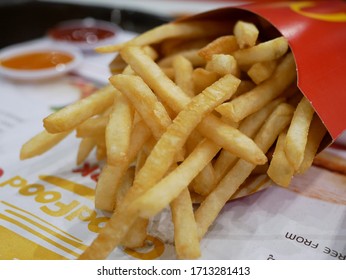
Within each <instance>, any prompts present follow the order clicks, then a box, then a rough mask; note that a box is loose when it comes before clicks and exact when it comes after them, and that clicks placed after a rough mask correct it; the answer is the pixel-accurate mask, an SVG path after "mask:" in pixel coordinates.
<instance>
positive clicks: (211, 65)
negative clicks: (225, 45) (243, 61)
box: [205, 54, 240, 77]
mask: <svg viewBox="0 0 346 280" xmlns="http://www.w3.org/2000/svg"><path fill="white" fill-rule="evenodd" d="M205 69H206V70H207V71H211V72H215V73H217V74H219V75H220V76H224V75H227V74H232V75H234V76H236V77H239V75H240V69H239V68H238V65H237V61H236V60H235V58H234V57H233V56H231V55H229V54H214V55H213V56H212V57H211V59H210V60H209V61H208V62H207V65H206V66H205Z"/></svg>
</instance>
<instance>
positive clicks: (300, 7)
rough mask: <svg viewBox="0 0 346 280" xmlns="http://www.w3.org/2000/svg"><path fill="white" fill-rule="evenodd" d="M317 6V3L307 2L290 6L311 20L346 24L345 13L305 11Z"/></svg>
mask: <svg viewBox="0 0 346 280" xmlns="http://www.w3.org/2000/svg"><path fill="white" fill-rule="evenodd" d="M315 5H316V2H311V1H307V2H299V3H293V4H290V7H291V9H292V10H293V11H295V12H296V13H298V14H300V15H303V16H305V17H309V18H313V19H317V20H323V21H329V22H346V13H345V12H339V13H331V14H327V13H325V14H324V13H323V14H321V13H316V12H307V11H304V9H305V8H309V7H314V6H315Z"/></svg>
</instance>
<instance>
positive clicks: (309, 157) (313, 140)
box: [298, 114, 346, 173]
mask: <svg viewBox="0 0 346 280" xmlns="http://www.w3.org/2000/svg"><path fill="white" fill-rule="evenodd" d="M326 133H327V129H326V127H325V126H324V125H323V123H322V122H321V120H320V118H319V117H318V116H317V115H316V114H315V115H314V117H313V119H312V122H311V125H310V128H309V133H308V140H307V143H306V148H305V153H304V159H303V162H302V163H301V165H300V167H299V169H298V173H304V172H306V171H307V170H308V168H309V167H310V166H311V165H312V163H313V161H314V158H315V156H316V154H317V152H318V149H319V147H320V144H321V142H322V139H323V137H324V136H325V135H326ZM316 157H317V158H319V156H318V155H317V156H316ZM345 170H346V168H345ZM345 173H346V171H345Z"/></svg>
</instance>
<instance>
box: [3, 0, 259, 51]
mask: <svg viewBox="0 0 346 280" xmlns="http://www.w3.org/2000/svg"><path fill="white" fill-rule="evenodd" d="M249 2H253V1H231V0H217V1H211V0H209V1H208V0H199V1H197V0H189V1H183V0H146V1H142V0H125V1H124V0H41V1H38V0H0V28H1V30H2V32H1V33H2V34H1V38H0V48H3V47H5V46H8V45H11V44H14V43H19V42H23V41H26V40H31V39H34V38H39V37H42V36H43V35H45V34H46V32H47V30H48V29H49V28H51V27H52V26H54V25H55V24H57V23H59V22H61V21H64V20H69V19H82V18H86V17H92V18H95V19H102V20H106V21H111V22H114V23H116V24H118V25H119V26H121V27H122V28H123V29H124V30H127V31H133V32H136V33H141V32H143V31H145V30H148V29H150V28H152V27H154V26H157V25H159V24H162V23H165V22H168V21H170V20H172V19H174V18H177V17H181V16H184V15H189V14H193V13H198V12H202V11H206V10H210V9H214V8H218V7H223V6H234V5H241V4H246V3H249Z"/></svg>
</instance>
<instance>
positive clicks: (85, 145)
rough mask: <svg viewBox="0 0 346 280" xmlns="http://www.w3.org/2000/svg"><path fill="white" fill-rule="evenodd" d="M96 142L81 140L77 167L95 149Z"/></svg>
mask: <svg viewBox="0 0 346 280" xmlns="http://www.w3.org/2000/svg"><path fill="white" fill-rule="evenodd" d="M95 145H96V142H95V139H94V138H83V139H82V140H81V142H80V144H79V148H78V153H77V162H76V163H77V165H80V164H82V163H83V162H84V161H85V159H86V158H87V157H88V156H89V154H90V152H91V151H92V150H93V149H94V148H95Z"/></svg>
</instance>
